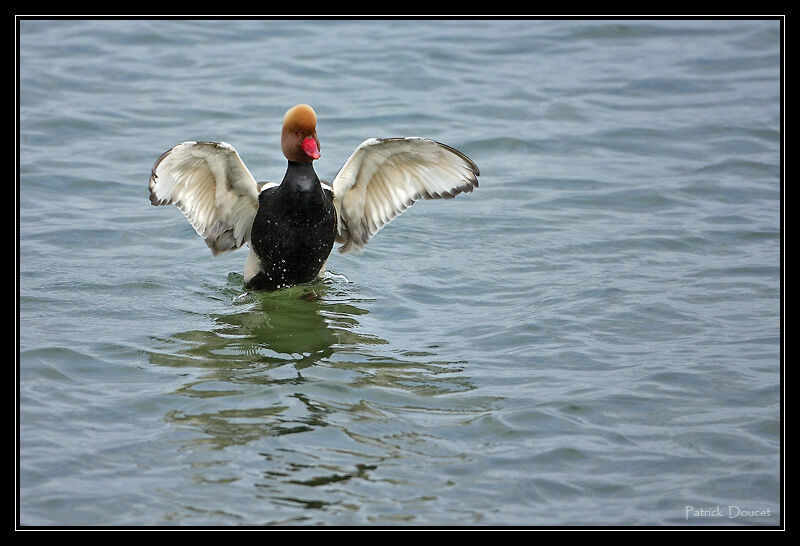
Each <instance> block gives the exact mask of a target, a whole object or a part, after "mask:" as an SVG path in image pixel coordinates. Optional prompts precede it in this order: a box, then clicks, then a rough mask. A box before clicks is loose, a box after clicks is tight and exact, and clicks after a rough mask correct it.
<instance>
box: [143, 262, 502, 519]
mask: <svg viewBox="0 0 800 546" xmlns="http://www.w3.org/2000/svg"><path fill="white" fill-rule="evenodd" d="M217 292H218V294H219V293H221V294H222V295H224V296H225V297H226V298H230V301H232V303H231V305H230V312H226V313H217V314H213V315H210V318H211V319H212V320H213V328H211V329H209V330H208V331H199V330H191V331H186V332H178V333H176V334H174V335H172V336H171V337H170V338H169V339H161V340H158V345H159V349H160V350H161V351H160V352H153V353H151V355H150V361H151V362H152V363H153V364H156V365H158V366H170V367H180V368H186V369H187V371H189V373H188V374H187V376H186V377H187V379H186V382H185V383H184V384H183V385H181V386H180V387H179V388H177V389H175V390H174V392H173V393H172V394H173V395H179V396H180V397H185V399H186V400H187V401H188V402H189V403H188V404H186V405H184V406H183V407H181V409H174V407H173V409H170V410H169V411H168V412H167V413H166V415H165V419H166V421H167V422H169V423H172V424H173V425H174V426H175V427H176V429H177V430H179V431H181V432H186V431H188V432H190V434H188V435H181V437H180V438H181V439H180V443H181V445H180V451H181V452H183V453H185V454H188V457H189V465H190V467H191V471H192V473H193V479H192V481H193V482H194V483H195V484H196V485H197V486H198V487H199V486H201V485H202V484H214V485H215V487H216V488H219V487H220V484H224V483H230V484H239V482H240V480H241V478H242V477H243V476H241V475H237V474H238V472H237V471H236V470H235V469H234V468H232V467H233V466H236V465H238V464H240V463H241V455H239V456H238V457H237V458H234V457H231V458H230V459H227V458H226V456H225V454H224V452H222V454H221V450H226V449H232V448H234V447H236V446H244V445H251V446H253V448H254V449H253V450H252V454H253V455H254V456H255V455H257V457H258V459H259V460H258V462H257V467H259V468H260V469H261V470H260V473H259V477H258V479H257V480H254V482H253V483H252V494H253V495H254V498H255V499H258V500H260V501H262V502H264V503H266V504H265V505H264V506H263V508H264V510H265V511H267V512H269V513H274V512H275V511H276V510H277V511H278V512H280V511H282V510H288V511H289V512H292V511H296V510H298V509H301V510H307V509H319V510H329V509H334V507H336V509H341V510H346V511H347V510H356V511H357V509H358V506H360V502H359V501H358V498H361V497H359V495H362V494H363V493H359V494H358V495H357V496H356V497H357V498H351V495H352V494H354V491H352V490H351V489H352V487H354V486H352V484H353V483H356V482H357V483H359V484H362V485H361V486H358V487H356V489H360V488H361V487H367V488H368V489H369V488H370V487H374V486H375V484H376V483H384V484H389V485H392V486H396V487H410V488H413V487H418V486H419V484H418V483H416V484H415V483H414V482H413V480H412V481H409V480H407V479H398V478H397V477H374V476H373V474H374V472H375V471H376V470H377V469H378V468H379V467H380V466H381V465H383V466H385V467H386V470H387V472H388V473H389V474H390V475H391V468H392V467H393V466H394V463H392V461H393V460H395V459H403V458H406V457H407V456H409V455H413V456H414V457H417V458H427V457H429V458H431V461H432V463H433V464H435V462H436V461H437V460H444V459H449V458H451V457H453V456H455V457H459V456H463V454H462V453H453V452H452V450H450V449H449V448H446V447H444V446H442V445H439V442H438V441H437V438H435V437H432V436H429V435H421V434H419V432H418V431H417V430H415V427H413V426H409V423H408V422H407V421H406V420H405V419H404V417H403V415H404V414H405V413H406V412H412V413H418V412H419V411H421V410H423V411H434V412H435V413H438V414H441V415H442V417H443V419H449V418H456V419H465V418H466V419H472V418H474V417H475V415H476V413H477V414H480V413H481V412H485V411H486V410H487V405H486V403H485V401H483V402H482V401H480V400H461V399H460V400H452V401H446V399H442V398H437V396H438V395H446V394H450V393H466V392H468V391H470V390H472V389H474V386H473V385H472V383H471V381H470V379H469V378H468V377H466V376H464V375H463V371H464V370H463V363H453V362H442V361H439V360H436V359H435V357H436V355H435V354H433V353H429V352H414V351H404V352H402V353H398V354H397V356H390V355H391V353H388V354H387V351H386V350H382V349H381V348H382V347H385V346H386V345H387V342H386V340H383V339H381V338H379V337H377V336H374V335H371V334H368V333H364V332H363V331H361V330H362V328H361V325H360V323H359V320H358V317H359V316H362V315H364V314H366V313H367V311H366V310H365V309H362V308H361V307H359V306H358V305H356V303H358V302H359V300H358V299H357V298H354V297H353V296H352V295H351V294H349V293H348V292H347V289H346V287H342V286H341V285H336V284H325V283H317V284H313V285H305V286H297V287H293V288H290V289H287V290H282V291H278V292H272V293H270V292H263V293H249V294H246V295H242V294H241V276H239V275H235V274H231V275H230V277H229V283H228V285H227V286H226V287H224V288H223V289H221V290H217ZM371 348H372V349H371ZM375 423H381V424H380V426H377V427H376V426H375ZM300 434H303V435H304V436H303V437H302V439H299V437H298V436H297V435H300ZM294 438H296V439H294ZM220 457H222V459H220ZM248 471H252V468H248ZM231 472H233V473H231ZM348 484H351V485H348ZM320 488H321V489H324V490H325V491H324V494H323V493H322V492H320V493H319V494H310V493H309V492H310V491H312V490H314V489H320ZM185 493H186V492H185V491H181V492H175V493H174V494H175V495H176V496H183V495H184V494H185ZM331 496H333V497H334V498H335V497H337V496H340V497H341V498H340V499H339V500H338V501H331ZM320 497H321V498H320ZM322 498H324V499H325V500H321V499H322ZM432 498H434V497H432ZM362 500H363V499H362ZM181 506H182V507H183V509H182V510H180V511H179V512H175V513H169V514H167V515H165V516H164V517H165V518H166V519H167V520H170V521H175V520H182V519H185V518H186V517H191V514H201V513H204V510H203V508H202V506H200V505H199V504H198V503H197V502H193V503H181ZM406 516H408V514H406V515H405V516H403V517H400V521H403V520H405V519H407V518H406ZM290 519H291V518H290ZM304 519H305V518H304V517H301V518H299V519H298V520H297V521H303V520H304ZM411 519H413V518H411ZM291 520H292V521H294V520H293V519H291ZM277 521H278V520H275V521H273V522H277Z"/></svg>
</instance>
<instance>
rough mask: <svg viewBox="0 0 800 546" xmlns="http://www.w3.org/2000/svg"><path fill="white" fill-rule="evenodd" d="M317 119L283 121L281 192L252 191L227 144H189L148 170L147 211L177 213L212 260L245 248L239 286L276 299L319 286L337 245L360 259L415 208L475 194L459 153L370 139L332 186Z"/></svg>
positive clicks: (415, 140) (270, 188)
mask: <svg viewBox="0 0 800 546" xmlns="http://www.w3.org/2000/svg"><path fill="white" fill-rule="evenodd" d="M320 150H321V146H320V141H319V138H318V137H317V115H316V112H315V111H314V109H313V108H312V107H311V106H309V105H307V104H298V105H296V106H293V107H292V108H290V109H289V110H288V111H286V113H285V115H284V116H283V126H282V129H281V151H282V152H283V155H284V157H285V158H286V160H287V166H286V172H285V174H284V176H283V180H282V181H281V182H280V183H276V182H256V179H255V178H254V177H253V175H252V174H250V171H249V170H248V169H247V167H246V166H245V164H244V162H243V161H242V159H241V158H240V157H239V154H238V153H237V152H236V150H235V149H234V148H233V146H231V145H230V144H227V143H225V142H211V141H186V142H182V143H180V144H178V145H176V146H174V147H173V148H171V149H169V150H167V151H166V152H164V153H163V154H162V155H161V156H160V157H159V158H158V159H157V160H156V162H155V164H154V165H153V168H152V171H151V174H150V179H149V182H148V186H149V189H150V203H151V204H153V205H156V206H162V205H176V206H177V207H178V208H179V209H180V211H181V212H182V213H183V214H184V215H185V216H186V218H187V220H188V221H189V223H191V225H192V227H193V228H194V229H195V231H196V232H197V234H198V235H199V236H200V237H201V238H202V239H203V240H204V241H205V242H206V245H208V247H209V248H210V249H211V253H212V255H214V256H218V255H220V254H222V253H226V252H230V251H232V250H236V249H238V248H241V247H242V246H247V247H248V248H249V254H248V256H247V259H246V260H245V264H244V276H243V280H244V286H245V288H247V289H252V290H277V289H280V288H285V287H289V286H292V285H297V284H303V283H308V282H311V281H313V280H315V279H317V278H319V277H321V276H322V275H323V274H324V272H325V268H326V264H327V261H328V258H329V256H330V254H331V252H332V250H333V247H334V243H338V244H340V245H341V246H340V247H339V251H340V252H342V253H349V252H354V251H359V250H361V249H363V248H364V246H365V245H366V244H367V243H368V242H369V241H370V239H371V238H372V237H373V236H374V235H375V234H376V233H377V232H378V231H380V230H381V229H382V228H383V227H384V226H385V225H386V224H388V223H389V222H390V221H391V220H392V219H394V218H395V217H396V216H397V215H399V214H401V213H402V212H403V211H405V210H406V209H407V208H408V207H410V206H411V205H412V204H413V203H414V202H415V201H417V200H419V199H448V198H452V197H455V196H456V195H458V194H461V193H465V192H472V191H473V190H474V189H475V188H477V187H478V176H479V175H480V171H479V170H478V167H477V165H475V163H474V162H473V161H472V160H471V159H470V158H469V157H467V156H466V155H465V154H464V153H462V152H460V151H458V150H456V149H455V148H452V147H450V146H448V145H446V144H442V143H440V142H437V141H435V140H431V139H428V138H423V137H392V138H368V139H367V140H365V141H364V142H362V143H361V144H360V145H359V146H358V147H357V148H356V149H355V151H354V152H353V153H352V154H351V155H350V157H349V158H348V159H347V160H346V161H345V162H344V164H343V165H342V167H341V169H339V172H338V173H337V174H336V176H335V177H334V178H333V181H332V182H331V183H327V182H324V181H321V180H320V179H319V177H318V176H317V174H316V172H315V170H314V161H316V160H318V159H319V158H320V157H321V152H320Z"/></svg>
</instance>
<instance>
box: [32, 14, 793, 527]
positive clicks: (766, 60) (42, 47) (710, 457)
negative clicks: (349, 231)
mask: <svg viewBox="0 0 800 546" xmlns="http://www.w3.org/2000/svg"><path fill="white" fill-rule="evenodd" d="M20 32H21V39H20V44H21V50H20V76H21V81H20V104H21V108H20V128H19V129H20V133H19V134H20V149H21V150H20V151H21V160H20V176H19V178H20V181H19V202H20V207H19V251H20V260H19V270H20V273H19V275H20V276H19V310H20V311H19V312H20V317H19V338H20V346H19V353H20V362H19V372H20V374H19V389H20V398H19V407H20V445H19V456H20V457H19V465H20V482H19V493H20V514H19V517H20V522H21V523H22V524H23V525H50V524H78V525H104V524H112V525H161V524H189V525H242V524H243V525H260V524H299V525H314V524H330V525H353V524H355V525H373V524H379V525H380V524H384V525H385V524H413V525H472V524H477V525H507V524H510V525H583V524H618V525H622V524H633V525H639V524H654V525H660V524H679V525H680V524H690V525H693V524H696V525H708V524H718V525H727V524H731V525H737V524H745V523H746V524H769V525H775V524H777V523H778V522H779V518H780V504H779V493H780V481H779V476H780V474H779V446H780V422H779V394H780V392H779V384H780V383H779V354H780V353H779V349H780V347H779V336H780V316H779V309H780V263H779V250H780V198H781V196H780V172H779V165H780V163H779V159H780V102H779V97H780V83H779V76H780V65H779V62H780V47H779V22H778V21H744V20H738V21H667V20H658V21H605V20H593V21H433V22H431V21H361V22H349V21H305V22H294V21H22V22H21V27H20ZM298 102H307V103H309V104H312V105H313V106H314V107H315V109H316V111H317V113H318V115H319V126H318V134H319V137H320V140H321V143H322V152H323V157H322V159H321V160H320V161H318V162H317V164H316V166H317V172H318V173H319V174H320V176H321V177H323V178H328V179H330V177H331V176H332V175H333V174H335V172H336V171H337V169H338V167H339V166H340V165H341V164H342V163H343V162H344V160H345V159H346V158H347V156H348V155H349V154H350V153H351V152H352V150H353V149H354V148H355V147H356V146H357V145H358V144H359V143H360V142H361V141H362V140H364V139H366V138H367V137H372V136H402V135H421V136H427V137H430V138H434V139H436V140H439V141H442V142H445V143H448V144H450V145H452V146H455V147H457V148H459V149H461V150H463V151H464V152H465V153H467V154H468V155H469V156H470V157H471V158H472V159H474V160H475V162H476V163H477V164H478V165H479V167H480V168H481V172H482V176H481V179H480V182H481V187H480V188H479V189H478V190H477V191H475V192H474V193H472V194H469V195H465V196H459V197H458V198H457V199H454V200H452V201H438V202H432V201H431V202H420V203H417V204H416V205H415V206H414V207H412V208H411V209H409V210H408V211H407V212H406V213H405V214H403V215H401V216H400V217H398V218H397V219H396V220H394V221H393V222H392V223H391V224H390V225H389V226H388V227H387V228H385V229H384V230H383V231H382V232H380V233H379V234H378V235H377V236H376V237H375V238H374V239H373V241H372V242H371V243H370V244H369V245H368V246H367V247H366V249H365V251H364V252H363V253H362V254H361V255H348V256H342V255H339V254H334V255H333V256H332V258H331V260H330V262H329V269H330V270H331V271H332V272H333V273H335V274H336V275H337V276H335V277H333V276H332V277H329V278H328V279H327V280H326V281H325V282H323V283H318V284H316V285H313V286H309V287H296V288H293V289H290V290H286V291H283V292H278V293H272V294H263V295H259V296H257V297H251V298H250V299H245V301H243V302H235V301H234V299H235V298H236V297H237V296H239V295H240V294H241V293H242V285H241V276H240V273H241V272H242V269H243V264H244V260H245V254H246V253H245V252H244V251H240V252H236V253H232V254H227V255H224V256H222V257H220V258H217V259H212V257H211V254H210V252H209V251H208V249H207V248H206V246H205V244H204V243H203V241H202V240H201V239H200V238H199V237H198V236H197V235H196V234H195V233H194V231H193V230H192V228H191V226H190V225H189V223H188V222H187V221H186V220H185V219H184V218H183V216H182V215H181V214H180V212H179V211H178V210H177V209H176V208H174V207H171V208H155V207H152V206H151V205H150V203H149V201H148V190H147V178H148V176H149V174H150V168H151V166H152V164H153V162H154V160H155V159H156V158H157V157H158V155H159V154H160V153H161V152H163V151H164V150H166V149H167V148H169V147H170V146H172V145H174V144H176V143H177V142H180V141H183V140H189V139H207V140H224V141H227V142H229V143H231V144H232V145H233V146H235V147H236V149H237V150H238V151H239V153H240V155H241V156H242V158H243V159H244V161H245V162H246V164H247V165H248V166H249V168H250V170H251V171H252V172H253V174H254V175H255V176H256V178H257V179H259V180H280V178H281V177H282V175H283V170H284V168H285V164H284V160H283V158H282V155H281V152H280V148H279V131H280V123H281V116H282V114H283V112H284V111H285V110H286V108H288V107H289V106H291V105H293V104H296V103H298ZM342 276H344V277H346V279H345V278H342ZM718 505H719V506H720V507H721V509H722V512H723V517H713V516H705V517H695V516H693V515H692V514H689V518H688V519H687V512H686V507H687V506H692V507H694V508H696V509H701V508H702V509H708V508H713V507H716V506H718ZM729 505H733V506H738V507H739V508H740V509H741V510H769V515H768V516H752V517H739V518H733V519H731V518H729V517H728V515H729V514H728V506H729Z"/></svg>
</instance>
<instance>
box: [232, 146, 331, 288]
mask: <svg viewBox="0 0 800 546" xmlns="http://www.w3.org/2000/svg"><path fill="white" fill-rule="evenodd" d="M250 237H251V239H250V249H251V252H253V253H254V254H255V257H256V258H257V260H258V263H257V267H255V268H254V269H252V270H251V271H245V284H246V286H247V287H248V288H253V289H256V290H275V289H277V288H282V287H285V286H290V285H293V284H300V283H304V282H309V281H312V280H314V278H316V277H317V276H318V275H320V274H321V273H322V272H323V271H324V267H325V262H326V261H327V260H328V256H329V255H330V253H331V250H332V249H333V241H334V240H335V239H336V210H335V209H334V207H333V192H332V191H331V190H329V189H326V188H324V187H323V186H322V184H321V183H320V180H319V178H317V174H316V173H315V172H314V167H313V164H312V163H295V162H293V161H290V162H289V166H288V168H287V169H286V175H285V176H284V178H283V182H281V184H280V185H279V186H273V187H269V188H266V189H264V190H262V191H261V193H260V194H259V195H258V213H257V214H256V217H255V220H254V221H253V227H252V232H251V236H250ZM254 259H255V258H251V260H254ZM254 265H255V264H254ZM251 275H252V276H251Z"/></svg>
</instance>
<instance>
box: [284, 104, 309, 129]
mask: <svg viewBox="0 0 800 546" xmlns="http://www.w3.org/2000/svg"><path fill="white" fill-rule="evenodd" d="M283 128H284V129H288V130H290V131H300V133H301V134H304V135H310V134H312V133H313V132H314V131H315V130H316V128H317V114H316V113H315V112H314V109H313V108H311V107H310V106H309V105H307V104H298V105H297V106H292V107H291V108H289V110H287V111H286V114H285V115H284V116H283Z"/></svg>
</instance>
